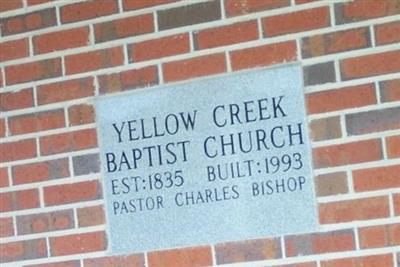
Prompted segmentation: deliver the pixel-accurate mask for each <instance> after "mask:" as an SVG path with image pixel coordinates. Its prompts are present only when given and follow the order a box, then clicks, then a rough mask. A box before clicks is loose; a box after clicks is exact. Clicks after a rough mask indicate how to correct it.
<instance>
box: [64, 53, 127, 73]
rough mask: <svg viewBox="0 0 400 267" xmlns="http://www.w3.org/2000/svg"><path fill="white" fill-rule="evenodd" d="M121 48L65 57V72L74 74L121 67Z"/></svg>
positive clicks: (122, 59) (122, 57)
mask: <svg viewBox="0 0 400 267" xmlns="http://www.w3.org/2000/svg"><path fill="white" fill-rule="evenodd" d="M123 62H124V56H123V51H122V47H121V46H120V47H113V48H106V49H102V50H96V51H91V52H86V53H81V54H75V55H70V56H66V57H65V72H66V73H67V74H74V73H80V72H89V71H93V70H98V69H103V68H109V67H115V66H118V65H122V64H123Z"/></svg>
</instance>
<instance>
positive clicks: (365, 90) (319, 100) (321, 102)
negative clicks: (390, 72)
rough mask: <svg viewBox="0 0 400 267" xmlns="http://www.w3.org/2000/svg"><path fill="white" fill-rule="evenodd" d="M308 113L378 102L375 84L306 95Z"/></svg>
mask: <svg viewBox="0 0 400 267" xmlns="http://www.w3.org/2000/svg"><path fill="white" fill-rule="evenodd" d="M306 100H307V108H308V113H310V114H315V113H325V112H331V111H336V110H343V109H348V108H356V107H363V106H368V105H372V104H376V102H377V100H376V95H375V86H374V84H372V83H371V84H363V85H356V86H351V87H344V88H339V89H333V90H326V91H322V92H316V93H311V94H308V95H307V96H306Z"/></svg>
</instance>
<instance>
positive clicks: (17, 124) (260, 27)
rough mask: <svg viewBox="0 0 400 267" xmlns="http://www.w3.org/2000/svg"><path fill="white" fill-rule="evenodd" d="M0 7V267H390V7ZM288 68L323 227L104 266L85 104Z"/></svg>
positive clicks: (393, 217)
mask: <svg viewBox="0 0 400 267" xmlns="http://www.w3.org/2000/svg"><path fill="white" fill-rule="evenodd" d="M0 12H1V13H0V26H1V39H0V86H1V88H0V112H1V115H0V137H1V143H0V187H1V189H0V212H1V213H0V238H1V241H0V264H3V263H4V265H2V266H8V265H9V266H57V267H60V266H65V267H66V266H71V267H72V266H73V267H76V266H85V267H87V266H134V267H136V266H148V267H160V266H177V267H179V266H207V265H220V264H221V265H223V264H232V265H230V266H286V267H289V266H292V267H293V266H300V267H306V266H307V267H331V266H335V267H336V266H344V267H347V266H353V267H356V266H364V267H378V266H379V267H381V266H382V267H383V266H385V267H396V266H397V267H399V266H400V253H399V251H400V16H399V14H400V1H399V0H355V1H347V0H325V1H324V0H320V1H318V0H212V1H177V0H97V1H81V0H78V1H62V0H55V1H52V0H0ZM295 61H297V62H301V63H302V65H303V70H304V82H305V97H306V102H307V109H308V120H309V122H310V129H311V138H312V140H313V141H312V147H313V161H314V169H315V170H314V173H315V184H316V193H317V201H318V209H319V222H320V230H319V231H318V232H315V233H309V234H301V235H293V236H277V237H273V238H266V239H260V240H248V241H243V242H234V243H225V244H209V245H206V246H200V247H194V248H183V249H173V250H165V251H161V252H152V251H148V252H143V253H139V254H134V255H127V256H123V257H106V255H107V247H108V245H107V232H106V227H105V219H104V210H103V204H104V201H103V197H102V180H101V175H100V173H99V169H100V168H99V149H98V143H97V138H96V122H95V119H94V113H95V110H94V107H93V106H92V104H91V103H92V101H91V100H93V99H94V98H95V97H96V96H99V95H104V94H116V93H118V92H122V91H127V90H132V89H135V88H139V87H150V86H155V85H162V84H167V83H173V82H175V81H182V80H190V79H193V78H197V79H198V78H201V77H205V76H212V75H216V74H222V73H230V72H236V71H240V70H244V69H252V68H257V67H261V66H262V67H265V66H272V65H277V64H283V63H285V62H295ZM136 241H137V240H136ZM137 242H140V241H137Z"/></svg>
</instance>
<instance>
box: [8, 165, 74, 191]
mask: <svg viewBox="0 0 400 267" xmlns="http://www.w3.org/2000/svg"><path fill="white" fill-rule="evenodd" d="M69 175H70V173H69V165H68V158H62V159H55V160H49V161H43V162H35V163H31V164H24V165H17V166H13V167H12V176H13V184H14V185H17V184H26V183H36V182H42V181H47V180H50V179H58V178H64V177H68V176H69Z"/></svg>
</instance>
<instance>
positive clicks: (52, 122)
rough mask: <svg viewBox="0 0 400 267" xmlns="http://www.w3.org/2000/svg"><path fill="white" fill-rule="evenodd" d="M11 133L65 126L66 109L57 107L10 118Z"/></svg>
mask: <svg viewBox="0 0 400 267" xmlns="http://www.w3.org/2000/svg"><path fill="white" fill-rule="evenodd" d="M8 126H9V129H10V132H11V134H13V135H17V134H25V133H32V132H40V131H45V130H51V129H56V128H62V127H65V117H64V110H63V109H57V110H51V111H42V112H39V113H33V114H27V115H19V116H15V117H11V118H9V120H8Z"/></svg>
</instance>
